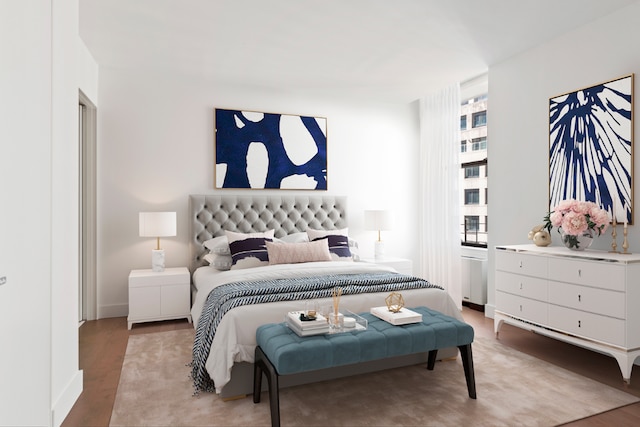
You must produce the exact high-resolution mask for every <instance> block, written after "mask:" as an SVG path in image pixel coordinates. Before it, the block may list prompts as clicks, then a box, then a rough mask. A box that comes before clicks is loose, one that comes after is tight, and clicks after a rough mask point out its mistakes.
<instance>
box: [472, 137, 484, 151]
mask: <svg viewBox="0 0 640 427" xmlns="http://www.w3.org/2000/svg"><path fill="white" fill-rule="evenodd" d="M486 149H487V138H486V137H482V138H473V139H472V140H471V151H479V150H486Z"/></svg>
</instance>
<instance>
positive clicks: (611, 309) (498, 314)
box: [494, 245, 640, 383]
mask: <svg viewBox="0 0 640 427" xmlns="http://www.w3.org/2000/svg"><path fill="white" fill-rule="evenodd" d="M495 269H496V271H495V289H496V310H495V317H494V330H495V333H496V337H498V334H499V332H500V327H501V326H502V323H508V324H510V325H514V326H517V327H520V328H523V329H527V330H531V331H535V332H537V333H540V334H542V335H546V336H549V337H552V338H555V339H558V340H562V341H566V342H569V343H572V344H575V345H579V346H581V347H585V348H588V349H592V350H595V351H598V352H601V353H604V354H608V355H611V356H613V357H614V358H615V359H616V361H617V362H618V365H619V366H620V371H621V373H622V378H623V379H624V381H625V382H627V383H630V382H631V370H632V368H633V363H634V361H635V359H636V357H638V356H640V283H639V280H640V255H639V254H627V255H623V254H619V253H609V252H605V251H596V250H586V251H582V252H568V251H567V250H566V248H564V247H539V246H535V245H508V246H496V251H495Z"/></svg>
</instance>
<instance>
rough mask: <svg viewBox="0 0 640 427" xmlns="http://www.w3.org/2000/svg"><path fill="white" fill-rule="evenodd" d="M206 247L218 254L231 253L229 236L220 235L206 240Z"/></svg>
mask: <svg viewBox="0 0 640 427" xmlns="http://www.w3.org/2000/svg"><path fill="white" fill-rule="evenodd" d="M204 247H205V248H207V249H209V251H210V252H212V253H214V254H218V255H231V250H230V249H229V240H228V239H227V236H218V237H214V238H213V239H209V240H207V241H206V242H204Z"/></svg>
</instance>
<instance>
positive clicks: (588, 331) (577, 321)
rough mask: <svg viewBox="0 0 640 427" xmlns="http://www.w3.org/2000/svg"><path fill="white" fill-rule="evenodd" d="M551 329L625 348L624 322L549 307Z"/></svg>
mask: <svg viewBox="0 0 640 427" xmlns="http://www.w3.org/2000/svg"><path fill="white" fill-rule="evenodd" d="M549 327H551V328H553V329H557V330H559V331H562V332H567V333H570V334H573V335H577V336H580V337H584V338H588V339H592V340H596V341H602V342H605V343H609V344H613V345H617V346H621V347H624V346H625V340H624V332H625V321H624V320H620V319H614V318H612V317H607V316H601V315H598V314H593V313H585V312H584V311H578V310H573V309H571V308H566V307H559V306H557V305H549Z"/></svg>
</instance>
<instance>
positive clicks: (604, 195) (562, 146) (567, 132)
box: [549, 74, 633, 223]
mask: <svg viewBox="0 0 640 427" xmlns="http://www.w3.org/2000/svg"><path fill="white" fill-rule="evenodd" d="M632 154H633V74H631V75H628V76H625V77H621V78H618V79H615V80H611V81H608V82H605V83H601V84H598V85H595V86H591V87H588V88H585V89H581V90H577V91H575V92H570V93H566V94H563V95H558V96H556V97H553V98H550V99H549V207H550V208H551V209H553V207H554V206H556V205H557V204H558V203H559V202H561V201H562V200H565V199H575V200H583V201H590V202H595V203H597V204H598V205H600V207H601V208H603V209H605V210H607V211H609V212H610V213H611V214H612V218H613V214H615V217H616V221H617V222H619V223H621V222H623V221H625V220H626V221H627V222H628V223H632V219H633V198H632V196H633V176H632V172H633V155H632Z"/></svg>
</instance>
